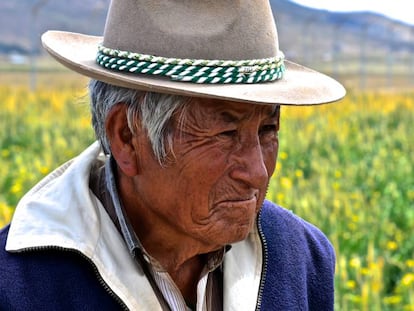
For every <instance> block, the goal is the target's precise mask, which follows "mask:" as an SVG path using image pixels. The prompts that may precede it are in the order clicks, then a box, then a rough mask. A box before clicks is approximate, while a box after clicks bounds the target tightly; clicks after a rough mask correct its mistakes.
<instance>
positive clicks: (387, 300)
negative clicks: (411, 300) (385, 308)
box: [384, 296, 402, 305]
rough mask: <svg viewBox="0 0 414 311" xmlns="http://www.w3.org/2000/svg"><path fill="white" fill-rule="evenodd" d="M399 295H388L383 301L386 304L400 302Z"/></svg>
mask: <svg viewBox="0 0 414 311" xmlns="http://www.w3.org/2000/svg"><path fill="white" fill-rule="evenodd" d="M401 299H402V298H401V296H388V297H385V298H384V303H385V304H387V305H396V304H399V303H400V302H401Z"/></svg>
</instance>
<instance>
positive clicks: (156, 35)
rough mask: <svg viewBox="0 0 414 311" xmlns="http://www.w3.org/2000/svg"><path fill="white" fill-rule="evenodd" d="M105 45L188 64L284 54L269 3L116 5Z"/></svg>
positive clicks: (120, 1) (186, 0) (222, 0)
mask: <svg viewBox="0 0 414 311" xmlns="http://www.w3.org/2000/svg"><path fill="white" fill-rule="evenodd" d="M103 45H104V46H105V47H108V48H111V49H118V50H123V51H129V52H134V53H141V54H149V55H156V56H163V57H169V58H183V59H185V58H190V59H223V60H245V59H261V58H268V57H274V56H276V55H277V54H278V53H279V44H278V37H277V31H276V25H275V22H274V19H273V14H272V10H271V7H270V4H269V1H268V0H255V1H251V0H215V1H214V0H112V2H111V6H110V8H109V11H108V17H107V21H106V25H105V31H104V41H103Z"/></svg>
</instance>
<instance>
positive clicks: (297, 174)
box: [295, 170, 303, 178]
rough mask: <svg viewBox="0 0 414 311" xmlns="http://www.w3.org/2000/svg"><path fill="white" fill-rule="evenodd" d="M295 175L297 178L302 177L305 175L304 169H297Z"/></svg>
mask: <svg viewBox="0 0 414 311" xmlns="http://www.w3.org/2000/svg"><path fill="white" fill-rule="evenodd" d="M295 176H296V177H297V178H302V177H303V171H302V170H296V171H295Z"/></svg>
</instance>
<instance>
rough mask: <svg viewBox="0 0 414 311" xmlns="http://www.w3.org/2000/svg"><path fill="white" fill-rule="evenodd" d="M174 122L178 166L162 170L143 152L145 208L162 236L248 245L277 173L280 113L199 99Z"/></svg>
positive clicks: (139, 187) (140, 182) (140, 183)
mask: <svg viewBox="0 0 414 311" xmlns="http://www.w3.org/2000/svg"><path fill="white" fill-rule="evenodd" d="M174 122H175V132H174V142H173V151H174V154H173V155H172V157H173V158H174V161H172V163H169V164H167V165H166V166H165V167H161V166H160V165H159V163H158V162H157V160H156V159H155V158H154V156H153V155H152V151H151V150H150V147H149V146H147V147H145V148H140V149H141V150H142V151H143V153H142V154H144V156H142V157H141V158H140V160H139V162H140V167H141V173H140V174H139V175H138V176H137V177H136V178H135V181H136V182H135V186H136V191H137V195H138V200H139V202H140V203H139V204H144V206H145V208H146V209H147V210H148V212H149V213H150V214H151V218H152V223H153V225H154V226H156V227H157V228H159V230H166V232H170V234H171V233H172V234H177V235H178V236H181V237H185V238H191V239H193V240H197V242H199V243H201V244H202V245H204V246H207V247H210V248H218V247H221V246H223V245H226V244H229V243H233V242H236V241H240V240H242V239H244V238H245V237H246V236H247V234H248V233H249V231H250V230H251V228H252V226H253V224H254V221H255V217H256V214H257V212H258V211H259V209H260V207H261V205H262V203H263V200H264V197H265V194H266V190H267V186H268V183H269V179H270V177H271V176H272V174H273V171H274V169H275V164H276V158H277V150H278V129H279V109H278V108H277V109H276V108H275V107H274V106H271V105H267V106H262V105H250V104H243V103H236V102H224V101H220V100H214V99H193V100H192V103H191V104H189V106H188V107H187V110H186V112H185V114H184V118H182V119H180V118H179V116H177V117H176V119H174ZM147 145H148V143H147ZM145 155H146V156H145Z"/></svg>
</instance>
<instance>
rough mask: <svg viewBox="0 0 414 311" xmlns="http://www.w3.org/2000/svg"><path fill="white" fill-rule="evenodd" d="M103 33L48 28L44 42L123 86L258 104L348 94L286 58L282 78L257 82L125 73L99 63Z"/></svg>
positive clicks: (83, 70)
mask: <svg viewBox="0 0 414 311" xmlns="http://www.w3.org/2000/svg"><path fill="white" fill-rule="evenodd" d="M102 40H103V38H102V37H97V36H89V35H84V34H78V33H71V32H63V31H48V32H46V33H44V34H43V35H42V43H43V46H44V48H45V49H46V51H47V52H49V53H50V54H51V55H52V56H53V57H54V58H55V59H56V60H57V61H59V62H60V63H62V64H63V65H64V66H66V67H68V68H69V69H71V70H74V71H76V72H78V73H80V74H82V75H85V76H87V77H90V78H92V79H96V80H100V81H103V82H106V83H109V84H114V85H117V86H121V87H127V88H132V89H139V90H144V91H151V92H160V93H168V94H178V95H186V96H194V97H208V98H217V99H223V100H230V101H240V102H247V103H256V104H281V105H318V104H325V103H330V102H335V101H337V100H339V99H341V98H342V97H344V96H345V93H346V91H345V89H344V87H343V86H342V85H341V84H340V83H339V82H337V81H336V80H334V79H332V78H330V77H328V76H326V75H324V74H322V73H319V72H317V71H314V70H311V69H309V68H306V67H303V66H301V65H298V64H295V63H292V62H290V61H285V66H286V72H285V74H284V77H283V79H281V80H277V81H275V82H266V83H257V84H225V85H224V84H220V85H219V84H196V83H190V82H176V81H172V80H170V79H169V78H163V77H158V76H150V75H144V74H132V73H123V72H117V71H112V70H108V69H105V68H103V67H101V66H99V65H98V64H96V62H95V59H96V55H97V51H98V49H97V47H98V45H99V44H100V43H101V42H102Z"/></svg>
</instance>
